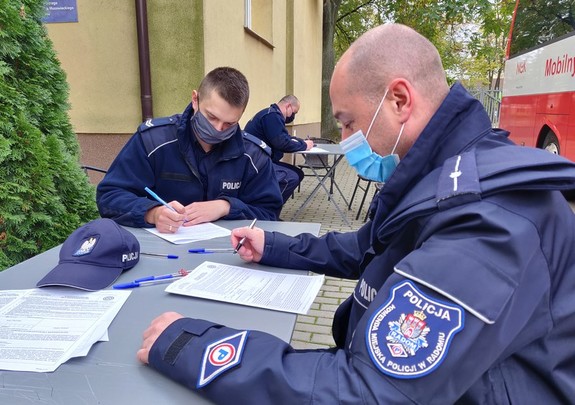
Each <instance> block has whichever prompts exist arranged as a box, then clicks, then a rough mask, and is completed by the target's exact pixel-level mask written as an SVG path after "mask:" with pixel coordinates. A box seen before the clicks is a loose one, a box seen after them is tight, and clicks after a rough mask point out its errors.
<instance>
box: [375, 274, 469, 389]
mask: <svg viewBox="0 0 575 405" xmlns="http://www.w3.org/2000/svg"><path fill="white" fill-rule="evenodd" d="M463 323H464V311H463V309H462V308H461V307H459V306H457V305H453V304H447V303H444V302H441V301H438V300H436V299H433V298H431V297H428V296H427V295H425V294H423V293H422V292H420V291H419V290H418V289H417V287H416V286H415V285H414V284H413V283H412V282H411V281H404V282H402V283H400V284H397V285H395V286H394V287H393V288H392V290H391V293H390V297H389V299H388V300H387V302H386V303H385V304H384V305H383V306H382V307H381V308H379V309H378V310H377V311H376V312H375V314H374V315H373V316H372V317H371V319H370V321H369V323H368V324H367V331H366V332H367V333H366V343H367V347H368V352H369V355H370V357H371V360H372V361H373V363H374V364H375V365H376V367H377V368H378V369H379V370H380V371H382V372H383V373H385V374H387V375H390V376H392V377H396V378H417V377H421V376H424V375H426V374H429V373H431V372H432V371H433V370H434V369H435V368H437V367H438V366H439V365H440V364H441V362H442V361H443V359H444V358H445V356H446V354H447V349H448V348H449V344H450V343H451V340H452V339H453V336H455V334H456V333H457V332H459V331H460V330H462V329H463Z"/></svg>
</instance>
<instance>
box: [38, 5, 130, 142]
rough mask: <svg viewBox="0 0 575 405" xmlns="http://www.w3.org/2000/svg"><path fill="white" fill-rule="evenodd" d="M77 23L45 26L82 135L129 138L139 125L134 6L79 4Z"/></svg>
mask: <svg viewBox="0 0 575 405" xmlns="http://www.w3.org/2000/svg"><path fill="white" fill-rule="evenodd" d="M77 7H78V21H79V22H78V23H65V24H46V27H47V28H48V34H49V36H50V38H51V40H52V42H53V43H54V48H55V50H56V53H57V55H58V59H59V60H60V62H61V64H62V68H63V69H64V71H65V72H66V75H67V78H68V83H69V85H70V104H71V110H70V118H71V121H72V125H73V127H74V130H75V131H76V132H79V133H124V132H131V131H133V130H134V127H135V125H136V124H137V122H139V121H140V117H141V113H140V98H139V94H140V93H139V92H140V82H139V72H138V48H137V39H136V25H135V22H134V19H135V6H134V2H133V1H114V2H103V1H94V0H78V1H77Z"/></svg>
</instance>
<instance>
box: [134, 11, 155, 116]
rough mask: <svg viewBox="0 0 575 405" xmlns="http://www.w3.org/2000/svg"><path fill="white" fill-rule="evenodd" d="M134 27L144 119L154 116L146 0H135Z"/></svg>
mask: <svg viewBox="0 0 575 405" xmlns="http://www.w3.org/2000/svg"><path fill="white" fill-rule="evenodd" d="M136 29H137V31H138V61H139V65H140V98H141V104H142V121H146V120H148V119H150V118H153V116H154V113H153V109H152V74H151V71H150V46H149V41H148V5H147V1H146V0H136Z"/></svg>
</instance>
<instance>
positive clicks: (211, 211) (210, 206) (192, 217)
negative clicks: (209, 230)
mask: <svg viewBox="0 0 575 405" xmlns="http://www.w3.org/2000/svg"><path fill="white" fill-rule="evenodd" d="M229 213H230V203H229V202H227V201H226V200H212V201H201V202H194V203H191V204H190V205H187V206H186V219H187V222H186V223H184V226H191V225H197V224H201V223H204V222H213V221H217V220H218V219H220V218H221V217H225V216H226V215H228V214H229Z"/></svg>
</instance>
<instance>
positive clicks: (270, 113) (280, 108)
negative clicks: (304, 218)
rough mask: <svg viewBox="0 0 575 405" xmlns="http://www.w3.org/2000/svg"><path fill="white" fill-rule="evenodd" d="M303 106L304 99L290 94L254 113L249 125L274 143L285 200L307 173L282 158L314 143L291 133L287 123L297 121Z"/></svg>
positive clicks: (261, 136)
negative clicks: (297, 115) (301, 100)
mask: <svg viewBox="0 0 575 405" xmlns="http://www.w3.org/2000/svg"><path fill="white" fill-rule="evenodd" d="M299 109H300V102H299V100H298V99H297V97H296V96H294V95H292V94H288V95H287V96H284V97H282V98H281V100H280V101H278V102H277V103H275V104H272V105H270V106H269V107H268V108H264V109H263V110H261V111H260V112H258V113H257V114H256V115H254V117H253V118H252V119H251V120H249V121H248V123H247V124H246V127H245V130H246V132H247V133H249V134H252V135H255V136H257V137H258V138H260V139H261V140H262V141H264V142H265V143H266V144H267V145H269V146H270V147H271V149H272V160H273V162H274V170H275V173H276V177H277V179H278V182H279V185H280V190H281V193H282V198H283V201H284V203H285V202H286V201H287V199H288V198H289V197H291V195H292V194H293V192H294V190H295V189H296V188H297V186H298V185H299V183H301V181H302V180H303V177H304V173H303V171H302V170H301V169H299V168H298V167H295V166H293V165H290V164H289V163H286V162H282V161H281V159H282V158H283V156H284V153H292V152H298V151H303V150H309V149H311V148H312V147H313V141H311V140H304V139H300V138H297V137H295V136H291V135H290V134H289V133H288V131H287V129H286V124H290V123H292V122H293V121H294V119H295V116H296V114H297V113H298V112H299Z"/></svg>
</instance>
